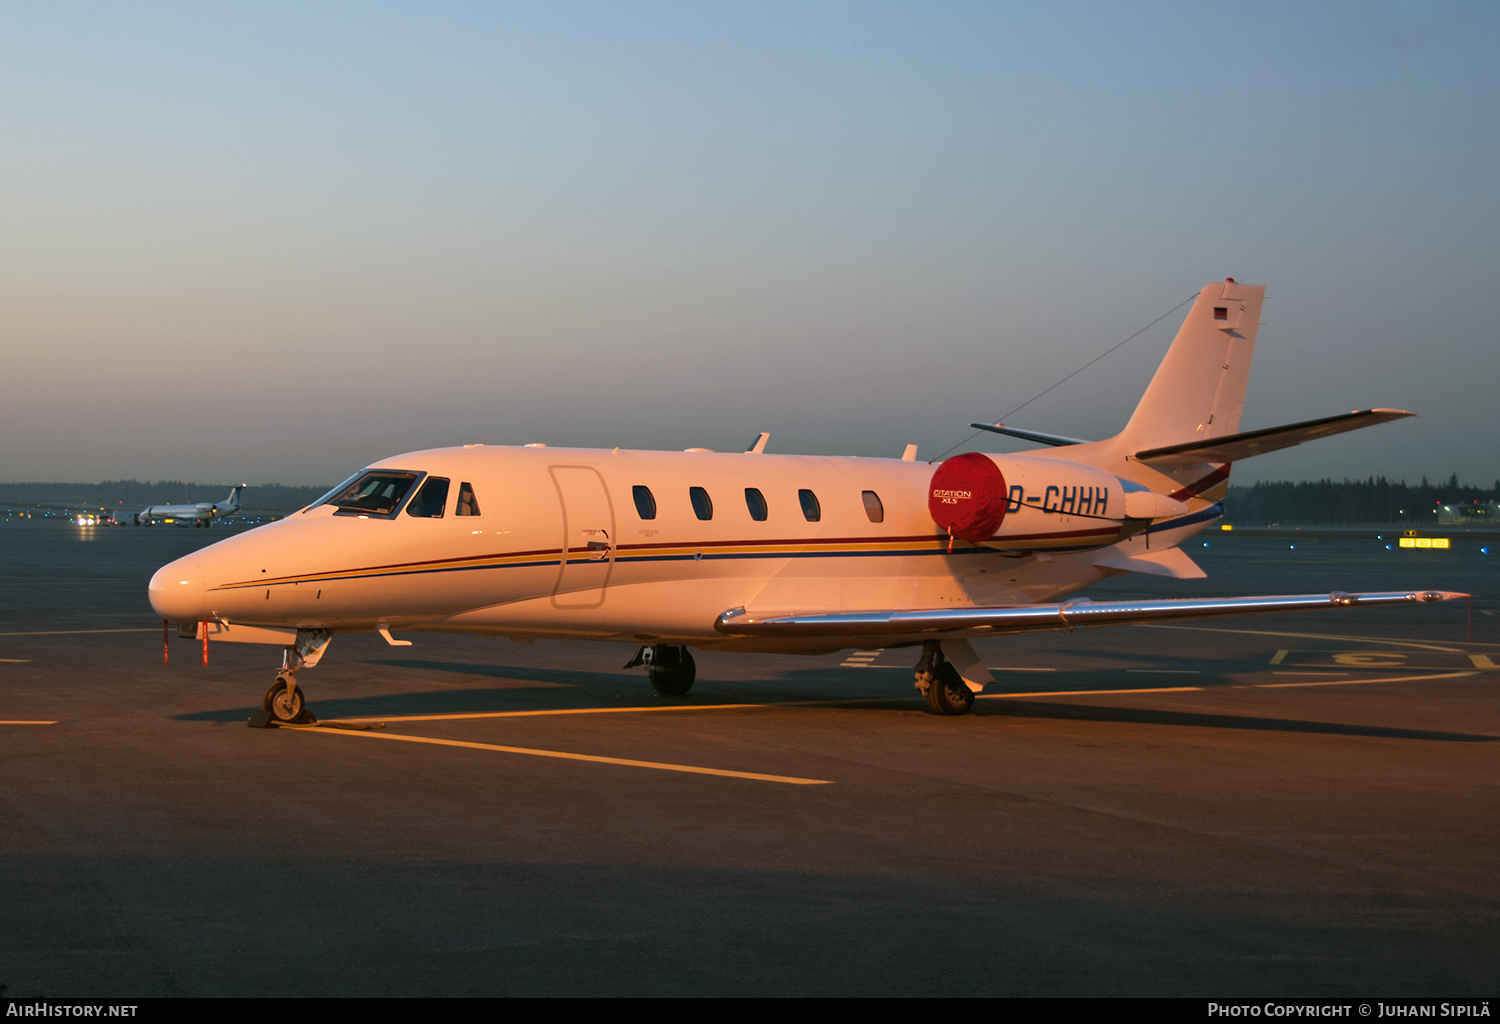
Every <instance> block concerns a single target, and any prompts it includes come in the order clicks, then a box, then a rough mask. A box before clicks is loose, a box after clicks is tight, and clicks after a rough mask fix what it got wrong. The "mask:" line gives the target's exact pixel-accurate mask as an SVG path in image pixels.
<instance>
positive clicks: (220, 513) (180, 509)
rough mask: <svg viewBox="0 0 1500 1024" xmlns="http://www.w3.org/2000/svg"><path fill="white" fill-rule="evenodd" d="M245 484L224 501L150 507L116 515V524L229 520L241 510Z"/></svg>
mask: <svg viewBox="0 0 1500 1024" xmlns="http://www.w3.org/2000/svg"><path fill="white" fill-rule="evenodd" d="M244 489H245V485H244V484H240V485H239V486H238V487H235V488H232V489H231V490H230V492H229V497H227V498H225V499H224V500H223V501H213V502H209V501H200V502H198V503H197V504H196V505H149V506H147V507H146V508H144V509H142V510H141V511H139V512H121V511H116V512H115V513H114V518H115V522H117V523H121V524H124V525H127V526H150V525H151V524H153V523H176V524H178V525H179V526H181V525H185V524H189V523H191V524H192V525H193V526H208V525H210V524H211V523H212V522H213V521H214V520H215V519H227V518H229V517H230V516H232V515H234V514H235V513H236V512H238V511H239V510H240V492H241V491H243V490H244Z"/></svg>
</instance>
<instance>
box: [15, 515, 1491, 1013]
mask: <svg viewBox="0 0 1500 1024" xmlns="http://www.w3.org/2000/svg"><path fill="white" fill-rule="evenodd" d="M221 535H222V534H221V533H220V532H219V531H218V530H208V531H205V530H195V529H172V528H167V527H155V528H150V529H132V528H128V527H127V528H112V529H106V528H81V527H75V526H72V525H70V524H65V523H58V522H50V521H35V520H32V521H12V522H5V523H0V573H3V575H0V816H3V821H4V825H3V827H0V986H3V987H0V993H3V995H4V996H5V997H7V998H31V997H48V996H52V997H59V996H100V997H127V996H133V997H152V996H243V995H251V996H257V995H259V996H264V995H298V996H307V995H359V996H384V995H415V996H466V995H467V996H505V995H574V996H576V995H869V996H877V995H911V996H934V995H937V996H942V995H1042V996H1047V995H1072V996H1104V995H1115V996H1118V995H1162V996H1201V997H1220V998H1229V997H1235V996H1265V997H1272V996H1274V997H1294V996H1349V997H1370V998H1373V997H1403V996H1405V997H1419V996H1430V997H1444V996H1446V997H1460V996H1494V995H1496V994H1497V992H1500V871H1497V867H1500V792H1497V784H1496V780H1497V771H1496V769H1497V767H1500V706H1497V702H1496V700H1495V691H1494V686H1495V684H1496V681H1497V678H1500V677H1497V675H1496V669H1497V667H1500V586H1497V585H1496V584H1497V572H1496V565H1497V562H1496V559H1497V558H1500V555H1490V554H1487V553H1483V552H1481V551H1480V543H1479V542H1478V541H1474V542H1466V541H1464V540H1463V539H1462V538H1456V539H1455V542H1454V546H1453V547H1452V548H1450V549H1448V550H1400V549H1395V548H1393V549H1392V550H1386V549H1385V547H1384V545H1385V544H1387V543H1390V542H1391V539H1392V538H1390V537H1382V538H1381V539H1380V540H1378V541H1377V540H1375V539H1373V538H1343V539H1340V538H1332V539H1330V538H1315V537H1309V538H1307V539H1300V538H1294V539H1292V540H1288V539H1287V538H1285V537H1274V538H1273V537H1248V536H1247V537H1235V536H1233V535H1231V534H1220V533H1217V532H1216V533H1213V534H1211V535H1204V536H1203V537H1202V538H1200V540H1198V541H1192V542H1189V544H1187V545H1185V546H1184V550H1186V551H1187V552H1188V553H1189V554H1190V555H1191V556H1192V557H1193V558H1194V559H1195V560H1197V561H1198V562H1199V563H1200V564H1201V565H1202V566H1203V567H1204V568H1205V569H1206V570H1207V571H1208V573H1209V578H1208V579H1206V580H1195V581H1173V580H1161V579H1155V578H1150V577H1144V576H1139V575H1131V576H1127V577H1123V578H1120V579H1117V580H1110V581H1107V582H1106V583H1105V584H1102V585H1100V586H1098V587H1095V588H1092V589H1091V590H1089V591H1087V592H1086V593H1087V594H1088V595H1089V596H1092V597H1094V598H1095V599H1096V600H1097V599H1103V598H1104V597H1123V596H1132V595H1141V596H1145V595H1150V596H1183V597H1187V596H1198V595H1215V594H1218V595H1236V594H1253V593H1261V594H1286V593H1314V592H1328V591H1331V590H1348V591H1355V590H1393V589H1404V588H1413V589H1416V588H1438V589H1446V590H1458V591H1465V592H1469V593H1473V594H1475V595H1476V596H1475V598H1474V599H1473V601H1472V602H1463V601H1459V602H1450V603H1447V604H1443V605H1429V606H1414V607H1410V608H1405V607H1403V608H1394V609H1390V608H1374V609H1349V610H1344V611H1339V612H1326V613H1318V614H1313V615H1280V616H1258V617H1248V618H1237V619H1219V620H1213V621H1211V622H1200V623H1184V624H1180V625H1166V626H1153V627H1126V628H1117V629H1101V630H1091V631H1080V632H1077V633H1073V634H1061V633H1046V634H1032V635H1027V636H1020V637H1011V638H1004V639H999V640H993V641H985V642H982V643H978V644H976V647H977V648H978V649H979V651H980V653H981V654H982V655H983V656H985V658H986V660H987V662H988V663H989V664H990V665H991V667H992V669H994V670H995V674H996V676H997V678H998V680H999V682H998V683H997V685H996V686H994V687H991V688H990V689H989V690H987V691H986V693H985V694H984V695H983V696H982V697H981V698H980V699H979V700H978V701H977V703H976V708H975V711H974V713H973V714H971V715H969V716H965V717H962V718H942V717H938V716H935V715H933V714H931V713H929V711H928V710H927V707H926V702H925V700H923V699H922V698H921V697H920V696H919V695H918V694H917V692H916V691H915V689H913V687H912V677H911V667H912V665H913V664H914V662H915V660H916V653H915V652H914V651H913V650H911V649H902V650H886V651H880V652H861V653H852V652H844V653H843V654H841V655H832V656H828V657H817V658H807V657H782V656H765V655H729V654H721V653H713V652H707V653H699V654H698V655H697V663H698V681H697V683H696V684H695V686H694V687H693V689H692V690H691V692H690V693H689V694H688V695H687V696H685V697H677V698H663V697H658V696H656V695H655V693H654V692H653V691H652V690H651V688H650V686H649V684H648V683H647V681H646V679H645V676H644V674H643V673H642V672H641V670H639V669H635V670H630V671H623V670H621V668H620V666H621V665H622V664H623V663H624V662H625V660H626V659H627V658H629V656H630V655H631V653H632V649H631V648H628V647H625V646H622V645H614V644H603V643H576V642H575V643H567V644H564V643H561V642H546V641H538V642H536V643H534V644H514V643H510V642H508V641H505V640H499V639H484V638H468V637H444V636H429V635H425V634H420V633H416V634H407V635H406V638H407V639H410V640H413V641H414V642H415V643H414V645H413V646H411V647H402V648H394V647H389V646H386V645H385V643H384V642H383V641H382V640H380V639H379V638H378V637H373V636H350V637H343V636H341V637H337V638H335V640H334V642H333V644H332V645H331V646H330V648H329V651H328V653H327V655H326V656H325V657H324V659H323V661H322V663H321V664H319V665H318V666H317V667H316V668H314V669H310V670H307V671H305V672H303V673H301V674H300V675H299V680H300V681H301V683H302V684H303V685H304V686H305V687H306V690H307V692H308V695H309V701H310V706H311V707H312V709H313V711H314V712H315V713H316V714H317V716H318V718H319V719H320V720H321V722H320V727H318V728H308V729H271V730H262V729H247V728H246V727H245V723H246V720H247V718H248V717H249V715H250V713H251V712H252V711H253V710H255V709H256V708H258V707H259V704H260V698H261V694H262V693H263V692H264V690H265V689H266V687H267V686H268V685H269V684H270V682H271V680H272V676H273V674H274V668H275V664H276V652H275V651H274V650H272V649H270V648H262V647H256V646H250V645H229V644H221V645H217V646H214V647H213V648H212V649H211V655H210V663H209V665H208V666H207V667H204V666H203V665H202V664H201V663H200V662H201V658H200V648H199V645H198V644H197V643H196V642H194V641H190V640H179V639H176V638H175V631H174V636H173V639H172V640H171V641H170V661H169V663H168V664H166V665H163V664H162V646H163V641H162V630H161V624H160V620H158V619H155V618H154V617H153V616H152V613H151V611H150V608H149V606H148V605H147V603H146V598H145V594H146V581H147V579H149V577H150V574H151V573H152V572H153V571H154V570H155V569H156V568H157V567H158V566H160V565H161V564H163V563H165V562H167V561H169V560H171V559H172V558H175V557H178V556H179V555H181V554H183V553H185V552H186V551H188V550H191V549H193V548H195V547H197V546H199V545H201V544H203V543H206V542H208V541H211V540H215V539H218V538H219V537H220V536H221ZM1204 543H1207V544H1209V545H1210V546H1208V547H1203V546H1202V544H1204Z"/></svg>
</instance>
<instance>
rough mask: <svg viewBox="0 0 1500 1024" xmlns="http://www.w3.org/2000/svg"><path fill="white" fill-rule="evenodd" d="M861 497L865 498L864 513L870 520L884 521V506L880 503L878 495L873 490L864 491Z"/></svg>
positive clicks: (873, 521) (874, 521)
mask: <svg viewBox="0 0 1500 1024" xmlns="http://www.w3.org/2000/svg"><path fill="white" fill-rule="evenodd" d="M862 497H863V498H864V499H865V515H867V516H869V517H870V522H872V523H883V522H885V506H884V505H882V504H881V503H880V495H878V494H876V493H875V492H874V491H864V492H862Z"/></svg>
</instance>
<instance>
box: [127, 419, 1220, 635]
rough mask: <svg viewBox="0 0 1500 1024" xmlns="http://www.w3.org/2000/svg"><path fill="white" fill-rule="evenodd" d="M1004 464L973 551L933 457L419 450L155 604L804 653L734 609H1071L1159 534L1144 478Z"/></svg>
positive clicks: (1175, 526) (172, 614) (254, 536)
mask: <svg viewBox="0 0 1500 1024" xmlns="http://www.w3.org/2000/svg"><path fill="white" fill-rule="evenodd" d="M990 458H991V459H993V460H994V462H995V463H996V465H997V466H999V468H1000V470H1001V471H1002V472H1003V473H1004V475H1005V479H1006V482H1007V484H1008V485H1009V495H1010V498H1011V500H1010V502H1009V505H1008V511H1007V513H1006V516H1005V519H1004V523H1003V525H1002V527H1001V528H1000V530H999V531H997V533H996V535H995V537H994V538H993V540H991V541H989V542H987V543H985V544H974V543H970V542H967V541H956V542H955V541H954V539H953V538H952V537H950V536H948V535H947V534H946V533H944V532H943V531H942V530H941V529H940V528H939V527H938V526H937V525H936V524H935V523H934V520H933V517H932V515H931V513H930V511H929V505H928V501H929V496H930V490H931V488H930V483H931V480H932V477H933V467H932V466H930V465H928V464H927V463H924V462H914V461H902V460H896V459H870V458H853V457H818V456H790V455H766V454H758V453H717V452H708V451H687V452H643V451H621V450H618V449H616V450H613V451H610V450H595V449H566V448H546V447H520V448H515V447H486V446H469V447H464V448H446V449H434V450H431V451H423V452H413V453H410V454H406V455H401V456H397V457H395V458H392V459H387V460H384V461H382V462H380V463H377V464H375V465H374V466H372V467H370V470H371V471H389V472H391V473H405V474H409V475H410V476H411V477H412V478H413V482H412V484H411V486H410V488H409V490H408V491H407V493H406V494H405V496H404V498H403V499H402V500H401V503H400V505H399V507H397V508H396V509H395V511H394V513H393V514H392V513H382V514H363V513H361V512H360V511H358V510H357V509H349V508H342V509H341V508H338V507H335V506H334V505H332V504H321V505H314V506H311V507H309V508H307V509H304V510H302V511H301V512H298V513H295V514H293V515H291V516H289V517H287V518H286V519H283V520H280V521H278V522H275V523H271V524H267V525H265V526H262V527H258V528H256V529H254V530H251V531H248V532H246V533H243V534H240V535H238V536H235V537H232V538H229V539H226V540H223V541H220V542H218V543H216V544H213V545H210V546H208V547H206V548H204V549H202V550H200V551H198V552H197V553H195V554H193V555H190V556H188V557H186V558H182V559H179V560H178V561H176V562H173V563H171V564H170V565H167V566H165V567H163V568H162V569H161V570H160V571H159V572H158V573H157V574H156V576H155V577H154V578H153V579H152V582H151V599H152V603H153V605H154V606H155V608H156V609H157V611H158V613H159V614H161V615H162V616H163V617H164V618H167V619H172V620H176V621H195V620H206V619H213V620H221V621H228V622H232V623H236V624H244V625H261V626H272V627H291V628H298V629H321V630H328V631H330V632H356V631H368V630H374V629H377V628H381V627H385V628H388V629H391V630H401V629H405V630H411V629H418V630H437V631H459V632H471V633H482V634H503V635H510V636H516V637H530V636H540V637H592V638H607V639H618V640H632V641H635V642H639V643H658V642H668V643H689V644H697V645H702V646H735V647H740V648H754V647H760V648H764V649H771V648H782V649H787V647H788V645H786V644H784V643H778V642H771V641H745V640H726V638H725V637H723V636H721V635H720V634H718V633H717V632H715V630H714V628H713V624H714V621H715V619H716V618H717V617H718V616H719V615H720V614H721V613H723V612H724V611H725V610H727V609H731V608H737V607H738V608H753V609H755V610H757V611H759V612H781V611H786V612H805V611H813V610H823V611H859V610H868V609H882V608H937V607H944V606H989V605H1000V604H1024V603H1031V602H1037V601H1046V600H1054V599H1056V598H1058V597H1061V596H1064V595H1066V594H1068V593H1071V592H1072V591H1075V590H1077V589H1079V588H1081V587H1084V586H1087V585H1088V584H1089V583H1092V582H1095V581H1097V580H1098V579H1100V578H1102V577H1103V576H1104V575H1106V574H1107V570H1104V569H1101V568H1099V567H1097V566H1095V565H1094V564H1093V559H1094V557H1095V556H1096V555H1097V553H1098V552H1099V550H1100V549H1101V548H1104V547H1108V546H1111V545H1114V544H1116V543H1120V542H1122V541H1125V542H1127V543H1128V541H1126V538H1127V537H1128V536H1129V535H1130V533H1131V532H1136V533H1139V532H1140V531H1141V530H1144V529H1145V524H1144V523H1136V525H1135V526H1134V527H1133V528H1131V527H1128V526H1127V525H1126V522H1125V521H1124V520H1123V519H1122V510H1123V508H1124V506H1125V488H1126V487H1128V486H1129V485H1126V484H1124V483H1123V482H1122V481H1120V480H1119V479H1118V478H1115V477H1112V476H1109V475H1108V474H1105V473H1103V472H1102V471H1099V470H1097V469H1093V468H1091V467H1087V466H1079V465H1077V464H1073V463H1067V462H1061V461H1058V460H1054V459H1049V458H1046V457H1043V456H1032V455H994V456H990ZM432 480H441V481H443V482H444V483H443V493H444V495H445V497H444V500H443V502H442V504H440V505H435V504H433V503H431V502H428V503H427V504H426V505H423V504H422V500H421V496H422V495H423V494H426V493H428V492H426V491H424V490H423V486H424V484H425V482H427V481H432ZM434 486H436V484H435V485H434ZM455 496H457V497H455ZM1085 498H1086V499H1087V504H1086V505H1085V504H1084V503H1083V502H1084V499H1085ZM466 502H467V504H466ZM1195 505H1196V507H1193V508H1192V509H1191V514H1189V515H1186V516H1180V517H1177V519H1175V520H1172V521H1168V522H1163V523H1158V524H1156V527H1154V528H1153V529H1154V531H1155V533H1156V534H1157V535H1159V536H1156V537H1154V539H1153V541H1152V543H1153V545H1156V546H1166V545H1169V544H1173V543H1176V542H1178V541H1180V540H1181V539H1182V538H1183V537H1185V536H1187V535H1188V534H1190V533H1193V532H1196V531H1197V530H1199V529H1201V528H1202V527H1203V526H1204V525H1206V524H1207V523H1208V522H1210V521H1212V519H1214V518H1216V517H1217V515H1218V514H1219V506H1217V505H1216V504H1213V503H1212V502H1209V501H1196V502H1195ZM419 506H420V507H419ZM1085 509H1086V510H1087V511H1084V510H1085ZM434 510H437V511H440V513H441V514H438V515H434V514H432V513H433V512H434ZM414 513H416V514H414ZM460 513H464V514H460ZM793 646H794V645H793ZM820 646H822V647H827V646H828V644H826V643H824V644H821V645H820Z"/></svg>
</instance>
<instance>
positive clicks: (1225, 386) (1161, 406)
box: [1112, 278, 1266, 452]
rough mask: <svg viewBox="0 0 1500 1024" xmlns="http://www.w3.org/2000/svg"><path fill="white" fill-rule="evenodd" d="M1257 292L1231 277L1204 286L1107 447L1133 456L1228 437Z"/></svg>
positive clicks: (1235, 417)
mask: <svg viewBox="0 0 1500 1024" xmlns="http://www.w3.org/2000/svg"><path fill="white" fill-rule="evenodd" d="M1265 294H1266V289H1265V287H1264V286H1262V285H1245V284H1237V283H1236V282H1235V281H1234V279H1233V278H1229V279H1226V280H1224V281H1216V282H1214V283H1213V284H1209V285H1206V286H1204V288H1203V290H1202V291H1201V292H1199V293H1198V301H1197V302H1195V303H1194V304H1193V309H1192V311H1191V312H1190V313H1188V316H1187V319H1186V320H1185V321H1183V324H1182V329H1181V330H1179V331H1178V332H1177V337H1176V339H1175V340H1174V341H1173V342H1172V347H1171V348H1169V349H1168V350H1167V356H1166V358H1165V359H1163V360H1162V363H1161V366H1160V367H1158V368H1157V371H1156V376H1154V377H1152V378H1151V385H1150V386H1149V387H1148V388H1146V393H1145V394H1144V395H1143V396H1141V401H1140V404H1139V405H1137V406H1136V407H1135V413H1134V414H1133V415H1132V416H1131V417H1130V422H1129V423H1128V424H1126V425H1125V429H1124V430H1122V431H1121V432H1120V434H1119V435H1118V436H1117V437H1116V438H1113V439H1112V442H1113V444H1112V447H1114V446H1118V448H1119V449H1123V450H1124V451H1126V452H1134V451H1140V450H1142V449H1146V448H1153V447H1159V446H1162V445H1171V444H1185V443H1187V442H1189V441H1204V440H1208V439H1209V438H1214V437H1223V436H1225V435H1227V434H1233V433H1236V432H1237V431H1238V430H1239V429H1240V413H1241V412H1242V411H1243V410H1244V408H1245V384H1246V382H1247V381H1248V380H1249V377H1250V358H1251V356H1253V355H1254V354H1255V329H1256V327H1257V326H1258V325H1259V323H1260V304H1261V300H1262V299H1263V298H1265Z"/></svg>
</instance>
